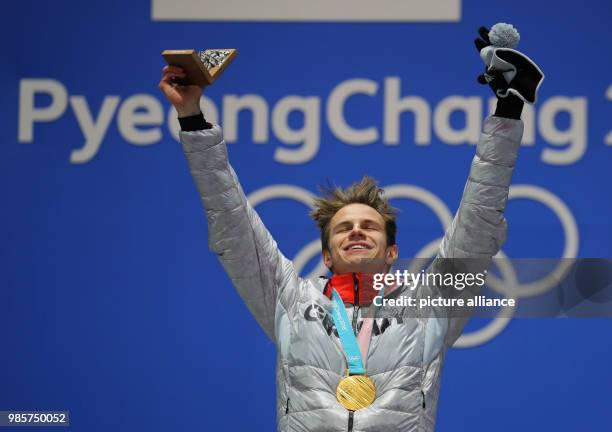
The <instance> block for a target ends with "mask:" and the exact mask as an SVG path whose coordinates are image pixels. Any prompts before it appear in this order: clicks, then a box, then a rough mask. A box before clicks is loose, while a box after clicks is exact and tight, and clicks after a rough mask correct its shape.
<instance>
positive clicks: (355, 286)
mask: <svg viewBox="0 0 612 432" xmlns="http://www.w3.org/2000/svg"><path fill="white" fill-rule="evenodd" d="M353 290H354V292H355V295H354V296H353V331H354V332H355V334H357V315H358V314H357V312H359V280H358V279H357V274H355V273H353Z"/></svg>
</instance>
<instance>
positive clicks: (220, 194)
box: [159, 66, 298, 340]
mask: <svg viewBox="0 0 612 432" xmlns="http://www.w3.org/2000/svg"><path fill="white" fill-rule="evenodd" d="M182 76H184V74H183V72H182V70H181V69H180V68H176V67H173V66H166V67H165V68H164V70H163V76H162V80H161V82H160V84H159V87H160V89H161V90H162V92H163V93H164V94H165V95H166V97H167V98H168V100H169V101H170V102H171V103H172V104H173V105H174V106H175V108H176V109H177V112H178V115H179V122H180V123H181V129H182V130H181V132H180V139H181V143H182V146H183V151H184V153H185V156H186V158H187V162H188V164H189V168H190V170H191V175H192V176H193V179H194V181H195V184H196V187H197V189H198V192H199V194H200V198H201V200H202V204H203V205H204V208H205V210H206V217H207V219H208V236H209V239H208V244H209V247H210V249H211V250H212V251H213V252H215V253H216V254H217V256H218V257H219V260H220V261H221V263H222V265H223V267H224V269H225V271H226V272H227V274H228V276H229V277H230V279H231V280H232V282H233V284H234V286H235V287H236V289H237V290H238V293H239V294H240V296H241V297H242V299H243V301H244V302H245V303H246V305H247V306H248V308H249V310H250V311H251V313H252V314H253V315H254V317H255V319H256V320H257V322H259V324H260V325H261V327H262V328H263V330H264V331H265V332H266V334H267V335H268V336H269V337H270V338H271V339H273V340H274V316H275V310H276V304H277V298H278V297H279V295H281V293H283V291H284V289H285V287H287V286H294V287H295V286H298V283H297V279H298V276H297V274H296V272H295V270H294V267H293V264H292V263H291V261H289V260H288V259H287V258H285V257H284V256H283V254H282V253H281V252H280V251H279V249H278V247H277V245H276V242H275V241H274V239H273V238H272V236H271V235H270V233H269V232H268V230H267V229H266V227H265V226H264V224H263V223H262V221H261V219H260V218H259V216H258V215H257V213H256V212H255V211H254V210H253V208H252V207H251V206H250V204H249V203H248V202H247V200H246V197H245V195H244V192H243V190H242V187H241V186H240V183H239V182H238V178H237V177H236V173H235V172H234V170H233V169H232V167H231V166H230V164H229V161H228V157H227V148H226V145H225V141H224V140H223V133H222V130H221V127H219V126H218V125H214V126H213V125H211V124H210V123H207V122H206V121H205V120H204V117H203V115H202V113H201V112H200V108H199V100H200V96H201V93H202V88H200V87H198V86H177V85H176V84H173V83H172V80H173V79H174V77H177V78H181V77H182ZM284 294H285V295H284V296H283V299H284V301H286V302H289V301H291V296H292V295H295V293H287V292H284ZM287 309H289V308H287Z"/></svg>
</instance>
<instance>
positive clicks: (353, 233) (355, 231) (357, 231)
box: [349, 224, 364, 238]
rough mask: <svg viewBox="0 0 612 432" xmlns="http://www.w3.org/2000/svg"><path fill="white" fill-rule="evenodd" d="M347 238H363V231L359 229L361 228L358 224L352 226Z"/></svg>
mask: <svg viewBox="0 0 612 432" xmlns="http://www.w3.org/2000/svg"><path fill="white" fill-rule="evenodd" d="M349 236H350V237H351V238H352V237H363V236H364V234H363V231H362V229H361V227H360V226H359V224H355V225H353V229H352V230H351V232H350V234H349Z"/></svg>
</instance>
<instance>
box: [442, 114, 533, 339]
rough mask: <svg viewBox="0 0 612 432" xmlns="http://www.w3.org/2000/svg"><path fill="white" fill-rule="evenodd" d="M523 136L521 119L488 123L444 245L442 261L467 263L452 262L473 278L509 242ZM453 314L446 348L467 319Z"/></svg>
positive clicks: (491, 119)
mask: <svg viewBox="0 0 612 432" xmlns="http://www.w3.org/2000/svg"><path fill="white" fill-rule="evenodd" d="M522 136H523V122H522V121H521V120H514V119H508V118H503V117H494V116H492V117H489V118H487V120H486V121H485V123H484V126H483V130H482V133H481V135H480V139H479V142H478V145H477V148H476V155H475V156H474V159H473V160H472V165H471V168H470V173H469V177H468V180H467V183H466V185H465V188H464V191H463V197H462V199H461V204H460V205H459V210H458V211H457V213H456V214H455V217H454V219H453V222H452V224H451V226H450V227H449V228H448V229H447V231H446V233H445V235H444V239H443V240H442V242H441V244H440V248H439V251H438V256H437V257H438V258H465V260H453V262H455V263H457V264H456V265H458V266H459V267H461V268H462V270H463V271H466V270H467V271H469V272H473V273H476V272H482V271H484V270H485V269H486V268H487V267H488V266H489V265H490V262H491V258H492V257H493V256H494V255H495V254H496V253H497V252H498V251H499V249H500V248H501V246H502V244H503V243H504V242H505V240H506V232H507V225H506V219H505V217H504V210H505V208H506V203H507V200H508V191H509V188H510V182H511V180H512V173H513V170H514V165H515V163H516V159H517V155H518V150H519V146H520V142H521V138H522ZM436 261H437V262H438V263H439V262H440V261H444V260H436ZM436 261H434V268H435V263H436ZM448 261H450V260H448ZM452 265H455V264H452ZM458 294H459V295H461V296H462V297H468V296H470V295H474V294H475V292H474V291H470V290H464V291H463V292H461V293H458ZM450 313H451V317H450V319H449V323H448V325H449V327H448V331H447V334H446V338H445V344H446V346H451V345H452V344H453V343H454V342H455V340H456V339H457V338H458V337H459V335H460V334H461V332H462V331H463V327H464V325H465V323H466V322H467V320H468V319H469V317H468V316H467V314H466V313H465V311H459V310H451V311H450Z"/></svg>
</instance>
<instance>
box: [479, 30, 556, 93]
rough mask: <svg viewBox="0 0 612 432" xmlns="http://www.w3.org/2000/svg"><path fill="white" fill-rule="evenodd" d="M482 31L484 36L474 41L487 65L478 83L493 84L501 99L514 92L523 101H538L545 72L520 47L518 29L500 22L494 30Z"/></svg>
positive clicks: (481, 35)
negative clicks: (517, 48)
mask: <svg viewBox="0 0 612 432" xmlns="http://www.w3.org/2000/svg"><path fill="white" fill-rule="evenodd" d="M478 34H479V35H480V38H478V39H476V40H475V41H474V43H475V44H476V48H477V49H478V51H479V52H480V58H481V59H482V61H483V62H484V64H485V66H486V68H485V73H484V74H482V75H480V76H479V77H478V82H479V83H481V84H489V85H490V86H491V88H493V90H494V91H495V94H496V96H497V97H498V98H506V97H508V95H509V94H513V95H515V96H517V97H519V98H520V99H521V100H522V101H523V102H526V103H529V104H533V103H535V102H536V100H537V97H538V89H539V88H540V85H541V84H542V81H543V80H544V73H543V72H542V70H541V69H540V68H539V67H538V65H537V64H535V62H534V61H533V60H531V59H530V58H529V57H527V56H526V55H525V54H523V53H521V52H520V51H517V50H516V47H517V46H518V43H519V40H520V35H519V33H518V31H517V30H516V29H515V28H514V27H513V26H512V25H511V24H506V23H498V24H495V25H494V26H493V27H491V30H488V29H487V28H486V27H481V28H480V29H479V30H478Z"/></svg>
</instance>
